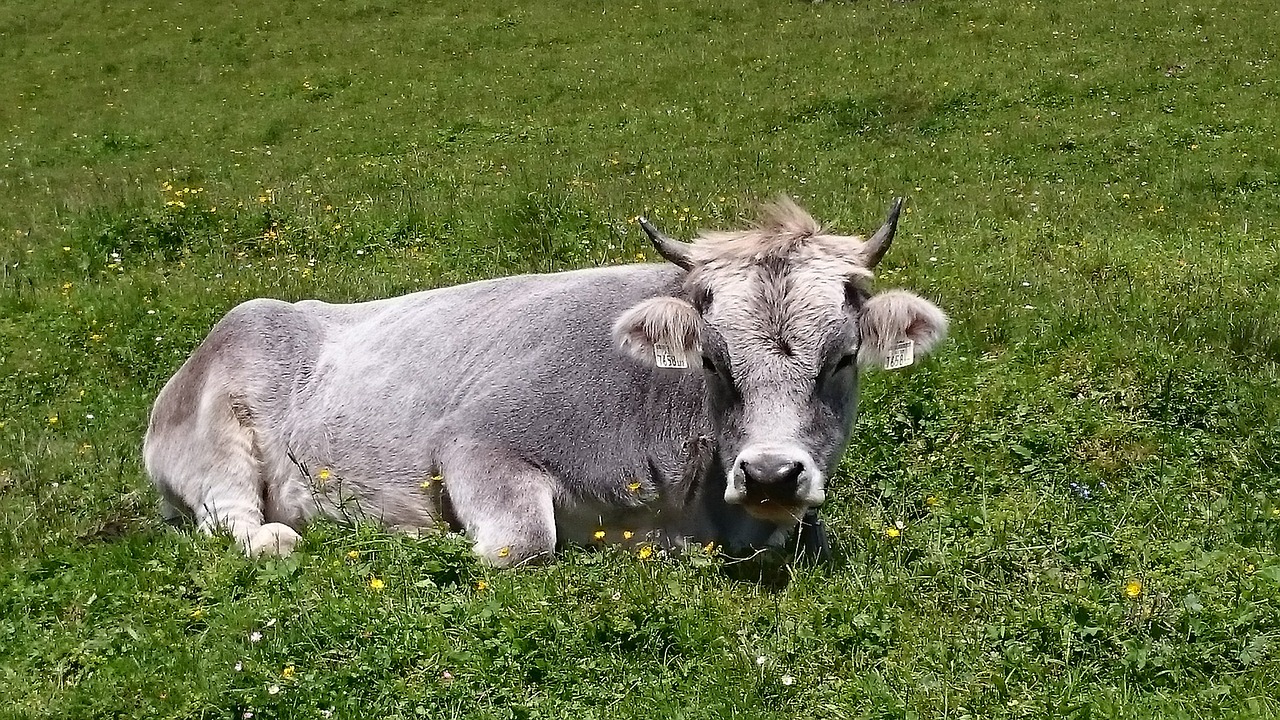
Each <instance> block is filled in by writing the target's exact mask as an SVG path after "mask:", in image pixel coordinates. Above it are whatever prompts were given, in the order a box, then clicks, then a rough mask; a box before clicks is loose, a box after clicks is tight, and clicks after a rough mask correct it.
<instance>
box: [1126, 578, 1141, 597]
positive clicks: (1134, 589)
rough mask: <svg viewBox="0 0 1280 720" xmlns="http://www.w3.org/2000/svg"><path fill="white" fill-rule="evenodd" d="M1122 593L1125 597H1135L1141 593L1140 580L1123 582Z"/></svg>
mask: <svg viewBox="0 0 1280 720" xmlns="http://www.w3.org/2000/svg"><path fill="white" fill-rule="evenodd" d="M1124 594H1125V596H1126V597H1131V598H1136V597H1138V596H1139V595H1141V594H1142V581H1141V580H1130V581H1129V582H1127V583H1125V584H1124Z"/></svg>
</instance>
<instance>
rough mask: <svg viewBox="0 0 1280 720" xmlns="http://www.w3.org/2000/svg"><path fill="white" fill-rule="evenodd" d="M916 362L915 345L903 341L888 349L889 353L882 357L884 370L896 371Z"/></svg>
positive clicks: (908, 341)
mask: <svg viewBox="0 0 1280 720" xmlns="http://www.w3.org/2000/svg"><path fill="white" fill-rule="evenodd" d="M915 361H916V344H915V343H914V342H912V341H910V340H903V341H902V342H899V343H897V344H895V345H894V346H893V347H891V348H889V352H887V353H885V355H884V369H885V370H897V369H899V368H904V367H907V366H909V365H911V364H912V363H914V362H915Z"/></svg>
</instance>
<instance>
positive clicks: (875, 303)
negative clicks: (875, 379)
mask: <svg viewBox="0 0 1280 720" xmlns="http://www.w3.org/2000/svg"><path fill="white" fill-rule="evenodd" d="M858 331H859V332H860V333H861V335H862V345H861V347H859V348H858V364H859V365H861V366H862V367H865V368H883V367H885V365H886V364H889V363H891V362H893V361H892V360H890V358H892V357H893V356H894V353H895V350H896V351H899V353H898V357H899V358H901V357H902V352H903V347H904V346H905V345H906V344H905V343H904V342H903V341H904V340H910V341H911V345H910V346H909V347H907V349H906V350H905V352H909V353H910V354H911V355H910V358H911V359H909V360H907V362H906V363H904V364H909V363H910V362H912V361H913V360H914V358H916V357H920V356H921V355H925V354H927V353H928V352H929V351H930V350H932V349H933V348H934V346H936V345H937V344H938V343H939V342H941V341H942V339H943V338H944V337H946V336H947V316H946V314H945V313H943V312H942V310H941V309H940V308H939V307H938V306H937V305H934V304H933V303H931V302H929V301H928V300H925V299H924V298H922V297H920V296H919V295H916V294H914V293H909V292H907V291H905V290H889V291H887V292H882V293H880V294H879V295H876V296H874V297H872V298H871V299H870V300H867V302H866V304H865V305H863V307H862V312H861V313H860V314H859V316H858ZM894 366H896V364H895V365H894Z"/></svg>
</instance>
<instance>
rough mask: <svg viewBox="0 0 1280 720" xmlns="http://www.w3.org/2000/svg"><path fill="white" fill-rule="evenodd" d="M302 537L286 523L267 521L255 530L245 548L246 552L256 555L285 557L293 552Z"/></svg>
mask: <svg viewBox="0 0 1280 720" xmlns="http://www.w3.org/2000/svg"><path fill="white" fill-rule="evenodd" d="M301 539H302V536H301V535H299V534H298V532H297V531H296V530H294V529H293V528H291V527H289V526H288V525H285V524H284V523H267V524H266V525H263V526H262V527H260V528H258V529H257V530H256V531H254V533H253V535H252V536H251V537H250V538H249V542H248V544H246V545H245V548H244V550H245V554H247V555H251V556H254V557H257V556H259V555H274V556H277V557H284V556H285V555H288V554H289V553H291V552H293V547H294V546H295V545H297V544H298V541H299V540H301Z"/></svg>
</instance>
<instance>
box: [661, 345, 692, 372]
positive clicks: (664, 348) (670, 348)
mask: <svg viewBox="0 0 1280 720" xmlns="http://www.w3.org/2000/svg"><path fill="white" fill-rule="evenodd" d="M653 364H654V365H657V366H658V367H660V368H681V369H683V368H687V367H689V361H688V360H685V358H684V352H683V351H682V350H681V349H680V348H678V347H676V346H675V345H672V344H671V343H665V342H656V343H654V344H653Z"/></svg>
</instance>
